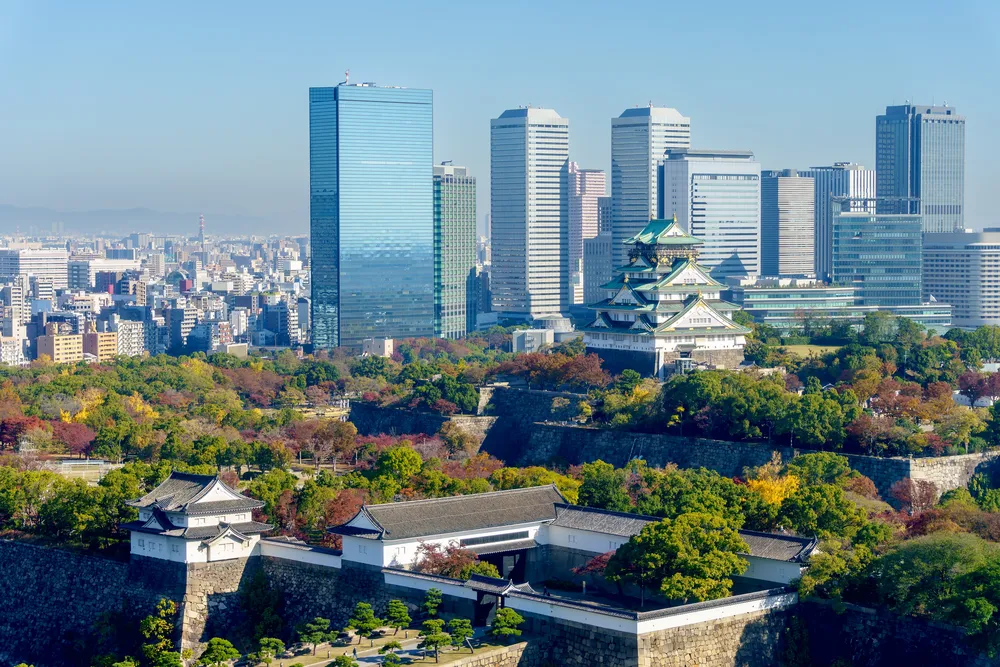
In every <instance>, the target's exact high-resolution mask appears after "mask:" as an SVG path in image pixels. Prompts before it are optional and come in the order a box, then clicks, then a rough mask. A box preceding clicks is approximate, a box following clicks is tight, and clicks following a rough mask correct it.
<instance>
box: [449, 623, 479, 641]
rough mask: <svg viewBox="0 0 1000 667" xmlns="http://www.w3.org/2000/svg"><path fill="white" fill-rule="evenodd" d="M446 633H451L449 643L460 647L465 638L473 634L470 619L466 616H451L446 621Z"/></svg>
mask: <svg viewBox="0 0 1000 667" xmlns="http://www.w3.org/2000/svg"><path fill="white" fill-rule="evenodd" d="M448 634H450V635H451V645H452V646H455V647H457V648H461V647H462V645H463V644H465V640H466V639H469V638H471V637H472V636H473V634H474V633H473V631H472V621H470V620H469V619H467V618H453V619H451V620H450V621H448Z"/></svg>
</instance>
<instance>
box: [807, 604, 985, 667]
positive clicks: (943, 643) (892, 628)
mask: <svg viewBox="0 0 1000 667" xmlns="http://www.w3.org/2000/svg"><path fill="white" fill-rule="evenodd" d="M795 611H796V614H797V615H798V617H799V618H800V619H801V620H802V621H803V623H804V627H805V628H806V636H807V640H808V649H809V654H810V655H811V657H812V664H813V665H815V666H816V667H828V666H829V665H832V664H833V663H835V662H836V661H837V660H846V661H847V664H850V665H852V666H853V667H876V666H878V665H911V666H912V667H921V666H925V665H926V666H928V667H930V666H931V665H933V666H934V667H987V666H988V665H997V664H998V661H997V660H995V659H993V660H991V659H990V658H988V657H987V656H985V655H983V654H981V653H979V652H978V651H976V650H975V649H973V648H972V647H971V646H970V645H969V641H968V639H967V638H966V636H965V634H964V632H963V631H962V630H960V629H958V628H953V627H950V626H945V625H941V624H939V623H930V622H927V621H922V620H920V619H916V618H909V617H905V616H897V615H895V614H891V613H889V612H885V611H881V612H879V611H875V610H873V609H865V608H863V607H857V606H854V605H847V609H846V610H845V611H843V613H837V612H836V611H834V609H833V607H832V605H830V604H828V603H821V602H814V601H808V602H803V603H801V604H799V605H798V607H797V608H796V610H795Z"/></svg>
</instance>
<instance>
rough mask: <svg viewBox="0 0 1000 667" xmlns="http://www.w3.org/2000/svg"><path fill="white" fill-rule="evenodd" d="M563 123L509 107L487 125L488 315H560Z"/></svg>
mask: <svg viewBox="0 0 1000 667" xmlns="http://www.w3.org/2000/svg"><path fill="white" fill-rule="evenodd" d="M568 176H569V121H568V120H566V119H565V118H562V117H560V116H559V114H558V113H556V112H555V111H554V110H552V109H531V108H527V109H511V110H509V111H504V112H503V113H502V114H500V117H499V118H494V119H493V120H491V121H490V225H491V227H492V239H491V240H492V255H493V257H492V260H493V264H492V270H491V275H490V288H491V290H492V293H493V310H494V311H495V312H497V313H498V314H499V316H500V317H501V318H505V317H506V318H512V319H521V320H530V319H542V318H543V316H556V315H562V314H564V313H565V312H566V310H567V306H568V302H569V298H568V296H569V295H568V292H569V290H568V285H569V252H568V250H569V224H568V223H569V213H568V208H569V201H568V200H569V197H568V194H569V186H568Z"/></svg>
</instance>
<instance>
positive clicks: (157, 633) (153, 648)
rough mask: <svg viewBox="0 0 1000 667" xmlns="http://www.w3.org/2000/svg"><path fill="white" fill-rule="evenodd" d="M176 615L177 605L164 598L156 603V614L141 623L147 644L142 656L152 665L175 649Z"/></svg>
mask: <svg viewBox="0 0 1000 667" xmlns="http://www.w3.org/2000/svg"><path fill="white" fill-rule="evenodd" d="M176 615H177V604H176V603H174V602H173V601H172V600H167V599H166V598H163V599H161V600H160V601H159V602H157V603H156V613H155V614H151V615H149V616H147V617H146V618H144V619H142V621H140V622H139V632H140V633H141V634H142V636H143V637H145V638H146V643H145V644H143V646H142V654H143V655H144V656H146V660H148V661H149V662H150V663H155V662H156V661H157V660H158V659H159V657H160V655H161V654H163V653H166V652H170V651H171V650H172V649H173V647H174V642H173V640H172V637H173V634H174V617H175V616H176Z"/></svg>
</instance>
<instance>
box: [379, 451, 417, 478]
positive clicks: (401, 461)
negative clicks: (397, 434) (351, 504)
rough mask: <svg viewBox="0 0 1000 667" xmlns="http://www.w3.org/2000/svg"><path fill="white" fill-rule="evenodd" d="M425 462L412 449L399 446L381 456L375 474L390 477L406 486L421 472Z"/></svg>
mask: <svg viewBox="0 0 1000 667" xmlns="http://www.w3.org/2000/svg"><path fill="white" fill-rule="evenodd" d="M423 462H424V461H423V459H422V458H421V457H420V454H418V453H417V452H416V451H414V450H413V449H412V448H410V447H407V446H405V445H398V446H396V447H390V448H389V449H387V450H385V451H384V452H382V453H381V454H380V455H379V457H378V460H377V461H376V462H375V473H376V474H377V475H388V476H389V477H392V478H393V479H395V480H396V481H397V482H399V483H400V484H404V483H406V482H407V481H409V479H410V478H411V477H413V476H414V475H416V474H417V473H418V472H420V466H421V465H422V464H423Z"/></svg>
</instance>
